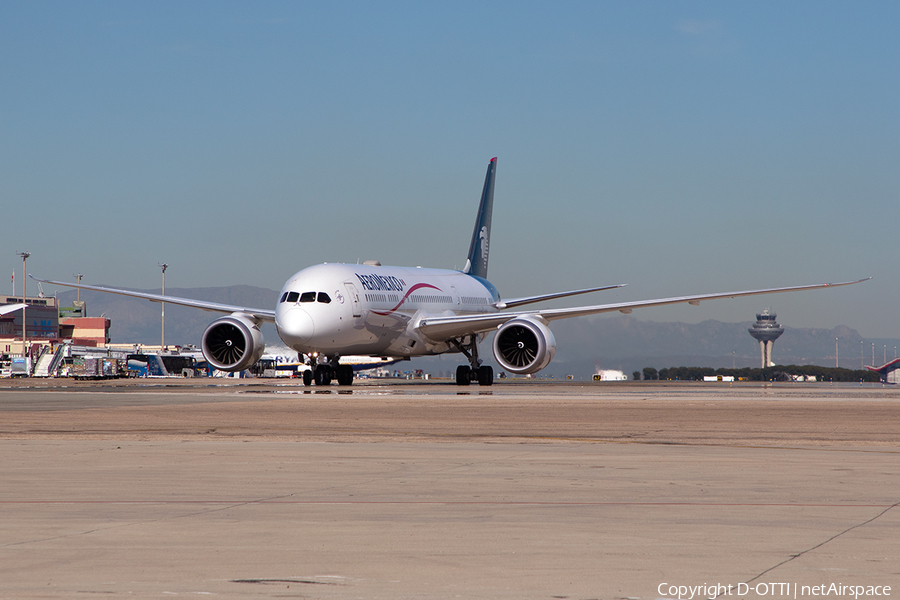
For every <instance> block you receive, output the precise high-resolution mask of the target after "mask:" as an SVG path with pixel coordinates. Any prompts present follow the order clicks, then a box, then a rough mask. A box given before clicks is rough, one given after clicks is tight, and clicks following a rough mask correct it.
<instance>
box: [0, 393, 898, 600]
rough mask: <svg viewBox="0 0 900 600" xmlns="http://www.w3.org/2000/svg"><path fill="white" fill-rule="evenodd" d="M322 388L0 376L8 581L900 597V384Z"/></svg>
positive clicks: (278, 593)
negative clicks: (24, 380)
mask: <svg viewBox="0 0 900 600" xmlns="http://www.w3.org/2000/svg"><path fill="white" fill-rule="evenodd" d="M313 391H315V390H309V389H306V390H304V389H303V388H298V387H295V386H291V385H269V384H260V383H240V384H227V385H221V386H220V385H213V386H210V385H208V382H207V383H203V382H193V383H190V384H184V383H179V384H178V385H175V386H163V385H156V386H153V385H150V386H147V385H143V386H142V385H139V384H137V383H134V382H130V383H127V384H95V385H85V386H67V387H64V388H63V387H59V386H52V385H51V386H50V387H47V388H41V389H36V388H34V387H27V386H26V387H18V384H17V385H16V386H12V387H6V388H2V387H0V597H3V598H88V597H98V596H100V597H114V598H126V597H127V598H171V597H178V596H180V597H205V596H212V597H221V598H291V597H295V598H511V599H512V598H547V599H551V598H557V599H560V598H572V599H588V598H604V599H614V598H660V597H676V596H678V595H679V589H678V586H684V588H683V591H684V592H685V593H684V594H682V597H685V598H688V597H690V594H691V593H693V594H694V598H698V597H710V596H716V595H717V594H716V593H715V592H716V591H718V592H720V593H719V594H718V596H719V597H723V598H727V597H733V598H739V597H740V598H745V597H746V598H756V597H766V598H774V599H779V598H781V599H785V600H786V599H787V598H819V597H823V596H826V595H827V596H830V597H831V598H848V597H851V598H852V597H854V594H856V596H857V598H875V597H876V596H877V597H878V598H879V600H881V599H884V598H887V597H891V596H894V597H896V596H897V595H898V594H900V560H898V558H897V557H898V555H900V552H898V550H900V541H898V540H900V506H898V504H900V477H898V476H900V445H898V443H897V440H898V433H900V421H898V419H897V416H898V414H897V411H898V408H900V404H898V393H897V392H895V391H894V390H893V389H891V388H884V389H883V388H880V387H874V386H873V387H865V388H860V387H840V386H831V387H828V386H822V385H819V386H809V387H796V386H782V387H779V386H774V387H773V386H757V385H753V386H724V385H721V384H713V385H711V386H698V385H680V386H665V385H659V386H652V385H631V386H626V385H620V386H598V385H593V386H592V385H561V384H540V383H529V384H523V385H519V384H508V385H495V386H493V388H491V389H490V390H489V391H487V390H485V389H483V388H477V387H475V388H472V389H470V390H467V391H465V392H463V391H460V390H459V389H457V388H456V387H455V386H448V385H444V384H441V383H432V384H424V385H415V386H384V385H363V386H358V387H354V388H353V390H352V392H353V393H351V394H348V393H339V392H347V391H349V390H346V389H343V388H338V387H336V386H335V387H334V388H332V389H329V390H327V391H329V392H331V393H327V394H326V393H321V392H324V391H326V390H318V391H319V392H320V393H318V394H316V393H305V392H313ZM461 394H462V395H461ZM832 583H834V584H840V585H841V586H851V585H852V586H863V593H862V594H859V591H858V590H849V593H847V592H848V590H847V589H846V587H844V590H843V591H844V592H845V593H842V594H841V593H835V592H834V591H832V593H830V594H823V593H821V592H822V591H825V590H827V589H828V588H827V586H828V585H829V584H832ZM717 584H720V585H722V586H723V587H721V588H718V589H717V590H711V589H709V586H715V585H717ZM823 584H824V585H825V586H826V588H824V589H822V588H814V587H813V586H821V585H823ZM729 585H730V586H732V587H731V588H730V589H729V588H728V586H729ZM740 585H743V587H742V588H740V589H739V586H740ZM698 586H699V588H702V589H698ZM804 586H806V587H804ZM879 586H880V587H879ZM884 586H890V588H891V589H890V590H886V589H885V587H884ZM689 588H693V589H689ZM837 589H838V591H841V588H837ZM867 589H870V592H871V593H868V594H867V593H866V590H867ZM739 592H744V593H739Z"/></svg>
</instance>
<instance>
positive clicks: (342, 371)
mask: <svg viewBox="0 0 900 600" xmlns="http://www.w3.org/2000/svg"><path fill="white" fill-rule="evenodd" d="M335 370H336V371H337V380H338V385H352V384H353V367H351V366H350V365H338V366H337V367H335Z"/></svg>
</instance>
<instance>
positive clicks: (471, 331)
mask: <svg viewBox="0 0 900 600" xmlns="http://www.w3.org/2000/svg"><path fill="white" fill-rule="evenodd" d="M496 173H497V159H496V158H493V159H491V160H490V162H489V164H488V168H487V175H486V176H485V180H484V188H483V190H482V194H481V202H480V203H479V206H478V213H477V215H476V220H475V228H474V231H473V232H472V238H471V242H470V244H469V253H468V256H467V259H466V264H465V267H464V268H463V269H462V270H459V271H456V270H445V269H424V268H419V267H389V266H382V265H381V264H379V263H378V262H368V261H367V262H366V263H363V264H361V265H359V264H339V263H338V264H322V265H316V266H312V267H308V268H306V269H303V270H302V271H298V272H297V273H295V274H294V275H292V276H291V277H290V278H289V279H288V280H287V282H286V283H285V284H284V286H283V288H282V290H281V293H280V294H279V301H278V304H277V305H276V307H275V309H274V310H271V309H259V308H250V307H244V306H233V305H226V304H218V303H213V302H205V301H201V300H192V299H189V298H178V297H174V296H163V295H160V294H147V293H142V292H133V291H129V290H122V289H114V288H106V287H98V286H91V285H81V284H77V285H76V284H71V283H65V282H61V281H49V280H43V279H38V281H42V282H44V283H51V284H56V285H63V286H68V287H80V288H83V289H88V290H96V291H101V292H109V293H114V294H122V295H125V296H134V297H137V298H144V299H146V300H150V301H153V302H169V303H172V304H180V305H183V306H192V307H195V308H200V309H203V310H208V311H213V312H219V313H226V316H223V317H220V318H219V319H216V320H215V321H213V322H212V323H211V324H210V325H209V327H207V328H206V331H205V332H204V333H203V337H202V341H201V348H202V350H203V354H204V356H205V357H206V359H207V360H208V361H209V364H210V365H212V366H213V367H215V368H217V369H220V370H223V371H242V370H244V369H246V368H248V367H249V366H251V365H252V364H254V363H255V362H256V361H257V360H259V358H260V357H261V356H262V353H263V350H264V349H265V342H264V340H263V336H262V333H261V332H260V329H259V327H260V325H261V324H262V323H263V322H274V323H275V326H276V329H277V331H278V335H279V337H281V339H282V341H283V342H284V343H285V344H286V345H287V346H288V347H289V348H291V349H293V350H295V351H296V352H297V353H298V355H299V356H301V357H302V358H303V360H304V361H305V362H306V363H307V364H309V366H310V367H311V369H310V370H308V371H304V382H305V383H306V384H307V385H309V384H311V383H312V380H313V379H314V380H315V383H316V384H317V385H327V384H329V383H331V382H332V379H333V378H336V379H337V381H338V383H339V384H341V385H349V384H350V383H351V382H352V381H353V367H352V366H351V365H348V364H342V363H341V357H342V356H343V357H349V356H373V357H390V358H409V357H415V356H426V355H436V354H443V353H448V352H456V353H460V354H462V355H463V357H464V358H465V362H466V364H462V365H460V366H459V367H458V368H457V372H456V381H457V383H459V384H460V385H468V384H469V383H470V382H472V381H477V382H478V383H479V384H481V385H491V383H493V380H494V373H493V369H492V368H491V367H490V366H488V365H485V364H483V361H482V359H481V358H480V357H479V352H478V350H479V348H478V344H479V342H481V341H482V340H483V339H484V338H485V337H486V336H487V335H488V334H489V333H491V332H493V333H494V339H493V344H492V350H493V354H494V358H495V359H496V361H497V363H498V364H499V365H500V366H501V367H502V368H503V369H504V370H506V371H508V372H510V373H515V374H529V373H536V372H538V371H540V370H541V369H543V368H544V367H546V366H547V365H548V364H550V361H551V360H552V359H553V355H554V354H555V352H556V340H555V338H554V336H553V333H552V331H551V330H550V323H551V322H552V321H555V320H557V319H566V318H571V317H580V316H585V315H593V314H599V313H604V312H614V311H620V312H623V313H630V312H631V311H632V310H633V309H635V308H643V307H649V306H661V305H664V304H677V303H689V304H699V302H700V301H702V300H713V299H717V298H735V297H738V296H751V295H759V294H771V293H776V292H789V291H798V290H809V289H816V288H824V287H836V286H842V285H850V284H853V283H859V282H860V281H865V279H862V280H859V281H849V282H844V283H832V284H828V283H825V284H815V285H803V286H792V287H782V288H769V289H761V290H746V291H739V292H719V293H713V294H700V295H693V296H680V297H673V298H660V299H656V300H641V301H634V302H620V303H615V304H601V305H592V306H581V307H574V308H542V309H531V310H528V309H524V310H522V309H520V310H511V309H518V308H519V307H523V306H527V305H529V304H534V303H537V302H542V301H546V300H552V299H556V298H563V297H567V296H574V295H577V294H585V293H588V292H596V291H600V290H606V289H611V288H616V287H621V286H620V285H609V286H601V287H593V288H588V289H581V290H573V291H568V292H559V293H554V294H542V295H538V296H528V297H525V298H515V299H507V300H503V299H501V297H500V294H499V293H498V291H497V289H496V288H495V287H494V286H493V285H492V284H491V283H490V282H489V281H488V280H487V271H488V258H489V251H490V236H491V215H492V211H493V200H494V181H495V177H496Z"/></svg>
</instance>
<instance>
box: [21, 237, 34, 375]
mask: <svg viewBox="0 0 900 600" xmlns="http://www.w3.org/2000/svg"><path fill="white" fill-rule="evenodd" d="M19 256H21V257H22V304H24V305H26V306H27V305H28V302H26V301H25V286H26V284H27V282H26V281H25V277H26V275H25V262H26V261H27V260H28V257H29V256H31V252H19ZM27 323H28V321H26V320H25V306H23V307H22V356H24V357H26V360H25V369H26V371H27V370H28V360H27V357H28V337H27V336H28V325H27ZM28 374H29V375H30V374H31V373H28Z"/></svg>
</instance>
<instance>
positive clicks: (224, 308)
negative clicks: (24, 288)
mask: <svg viewBox="0 0 900 600" xmlns="http://www.w3.org/2000/svg"><path fill="white" fill-rule="evenodd" d="M28 276H29V277H31V278H32V279H34V280H35V281H40V282H41V283H49V284H51V285H63V286H66V287H73V288H79V289H82V290H92V291H95V292H106V293H109V294H119V295H120V296H131V297H132V298H142V299H144V300H149V301H150V302H165V303H167V304H178V305H180V306H190V307H191V308H199V309H201V310H208V311H211V312H219V313H229V314H230V313H244V314H246V315H250V316H252V317H254V318H256V319H259V320H260V321H267V322H269V323H274V322H275V311H274V310H267V309H264V308H249V307H247V306H233V305H231V304H219V303H218V302H206V301H204V300H194V299H192V298H179V297H178V296H163V295H162V294H148V293H146V292H133V291H131V290H120V289H116V288H107V287H100V286H96V285H84V284H80V283H78V284H76V283H67V282H63V281H50V280H49V279H38V278H37V277H35V276H34V275H32V274H30V273H29V274H28Z"/></svg>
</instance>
